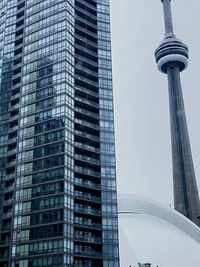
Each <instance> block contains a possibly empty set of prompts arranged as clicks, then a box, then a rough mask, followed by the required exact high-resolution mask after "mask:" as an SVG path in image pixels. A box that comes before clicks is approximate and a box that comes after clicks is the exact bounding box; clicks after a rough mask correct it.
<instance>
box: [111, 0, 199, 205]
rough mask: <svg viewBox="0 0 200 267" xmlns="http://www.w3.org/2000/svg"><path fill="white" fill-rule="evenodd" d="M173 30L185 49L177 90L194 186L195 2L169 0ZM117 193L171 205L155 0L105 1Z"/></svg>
mask: <svg viewBox="0 0 200 267" xmlns="http://www.w3.org/2000/svg"><path fill="white" fill-rule="evenodd" d="M171 3H172V13H173V18H174V31H175V34H176V35H177V37H178V38H180V39H181V40H182V41H184V42H185V43H186V44H187V45H188V46H189V49H190V62H189V67H188V69H187V70H186V71H184V72H183V73H182V88H183V94H184V100H185V109H186V116H187V122H188V128H189V134H190V140H191V146H192V152H193V160H194V165H195V170H196V177H197V180H198V183H199V185H200V164H199V163H200V142H199V137H200V127H199V117H200V85H199V84H200V82H199V78H200V69H199V60H200V37H199V34H200V1H199V0H192V1H186V0H184V1H183V0H173V1H172V2H171ZM111 23H112V48H113V77H114V101H115V125H116V150H117V178H118V191H119V192H124V193H125V192H127V193H133V194H136V195H140V196H145V197H148V198H151V199H155V200H156V201H160V202H162V203H164V204H167V205H168V204H169V203H173V195H172V164H171V144H170V122H169V107H168V88H167V77H166V76H165V75H164V74H161V73H160V72H159V71H158V70H157V68H156V64H155V60H154V50H155V49H156V48H157V47H158V44H159V43H160V42H161V41H162V39H163V36H164V25H163V10H162V5H161V3H160V1H159V0H111Z"/></svg>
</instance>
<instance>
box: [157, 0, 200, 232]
mask: <svg viewBox="0 0 200 267" xmlns="http://www.w3.org/2000/svg"><path fill="white" fill-rule="evenodd" d="M161 2H162V3H163V9H164V18H165V39H164V41H163V42H162V43H161V44H160V46H159V47H158V48H157V49H156V51H155V57H156V62H157V65H158V69H159V70H160V71H161V72H162V73H165V74H167V77H168V89H169V107H170V124H171V145H172V164H173V185H174V206H175V209H176V210H177V211H179V212H180V213H182V214H183V215H184V216H186V217H187V218H189V219H190V220H191V221H193V222H194V223H195V224H196V225H198V226H199V227H200V202H199V195H198V189H197V183H196V178H195V171H194V165H193V159H192V152H191V147H190V140H189V134H188V128H187V122H186V116H185V108H184V102H183V95H182V88H181V80H180V72H181V71H183V70H184V69H185V68H186V67H187V65H188V48H187V46H186V45H185V44H183V43H182V42H181V41H180V40H178V39H177V38H176V37H175V36H174V34H173V23H172V16H171V6H170V2H171V0H161Z"/></svg>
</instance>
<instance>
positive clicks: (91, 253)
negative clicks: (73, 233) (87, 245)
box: [74, 250, 102, 258]
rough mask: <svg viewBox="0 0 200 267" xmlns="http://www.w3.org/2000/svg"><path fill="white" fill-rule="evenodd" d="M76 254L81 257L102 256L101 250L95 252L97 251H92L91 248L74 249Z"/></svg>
mask: <svg viewBox="0 0 200 267" xmlns="http://www.w3.org/2000/svg"><path fill="white" fill-rule="evenodd" d="M74 254H75V255H76V256H80V257H93V258H101V257H102V253H101V252H95V251H91V250H85V251H80V250H79V251H74Z"/></svg>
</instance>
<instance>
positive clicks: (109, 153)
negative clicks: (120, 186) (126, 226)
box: [0, 0, 119, 267]
mask: <svg viewBox="0 0 200 267" xmlns="http://www.w3.org/2000/svg"><path fill="white" fill-rule="evenodd" d="M0 15H1V16H0V117H1V119H0V266H2V267H67V266H68V267H118V266H119V252H118V224H117V196H116V174H115V145H114V122H113V99H112V69H111V43H110V15H109V0H1V2H0Z"/></svg>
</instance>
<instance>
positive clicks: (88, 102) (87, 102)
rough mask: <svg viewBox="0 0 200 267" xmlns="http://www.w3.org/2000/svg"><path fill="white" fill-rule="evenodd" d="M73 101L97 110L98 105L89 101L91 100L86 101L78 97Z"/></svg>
mask: <svg viewBox="0 0 200 267" xmlns="http://www.w3.org/2000/svg"><path fill="white" fill-rule="evenodd" d="M75 100H76V101H79V102H81V103H84V104H86V105H90V106H92V107H95V108H97V109H98V108H99V104H98V103H96V102H94V101H91V100H88V99H85V98H83V97H79V96H75Z"/></svg>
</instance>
